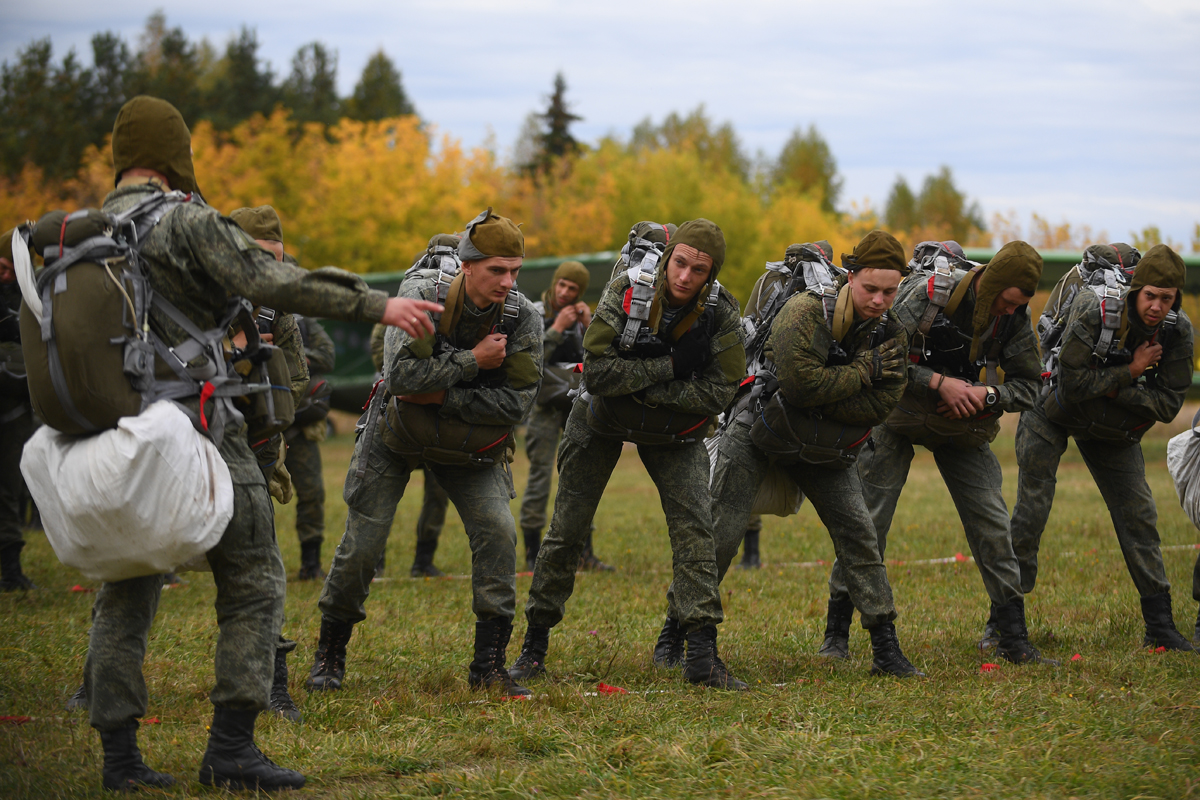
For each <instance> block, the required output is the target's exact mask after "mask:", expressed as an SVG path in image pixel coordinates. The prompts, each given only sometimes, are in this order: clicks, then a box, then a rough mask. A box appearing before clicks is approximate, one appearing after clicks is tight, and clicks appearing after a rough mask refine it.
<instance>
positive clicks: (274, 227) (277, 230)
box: [229, 206, 283, 244]
mask: <svg viewBox="0 0 1200 800" xmlns="http://www.w3.org/2000/svg"><path fill="white" fill-rule="evenodd" d="M229 218H230V219H232V220H233V221H234V222H236V223H237V224H238V225H239V226H240V227H241V229H242V230H244V231H245V232H246V233H248V234H250V238H252V239H263V240H265V241H268V242H279V243H280V244H283V224H282V223H281V222H280V221H279V215H278V214H276V213H275V209H273V208H271V207H270V206H258V207H256V208H239V209H238V210H237V211H234V212H233V213H232V214H230V215H229Z"/></svg>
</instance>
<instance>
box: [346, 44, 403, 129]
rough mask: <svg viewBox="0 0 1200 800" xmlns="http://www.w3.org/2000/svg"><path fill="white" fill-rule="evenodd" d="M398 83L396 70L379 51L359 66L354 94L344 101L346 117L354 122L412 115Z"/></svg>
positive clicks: (389, 60)
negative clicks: (363, 64) (359, 76)
mask: <svg viewBox="0 0 1200 800" xmlns="http://www.w3.org/2000/svg"><path fill="white" fill-rule="evenodd" d="M416 113H417V110H416V109H415V108H413V104H412V103H411V102H410V101H409V99H408V95H407V94H405V92H404V86H403V85H402V84H401V82H400V71H399V70H397V69H396V66H395V65H394V64H393V63H392V60H391V59H390V58H388V57H387V54H385V53H384V52H383V51H382V50H380V51H379V52H377V53H376V54H375V55H373V56H371V58H370V60H369V61H367V65H366V66H365V67H363V71H362V77H361V78H359V79H358V83H357V84H356V85H355V87H354V93H353V94H352V95H350V97H349V99H347V101H346V116H348V117H350V118H352V119H358V120H376V119H386V118H388V117H399V116H403V115H405V114H416Z"/></svg>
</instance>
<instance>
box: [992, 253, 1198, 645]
mask: <svg viewBox="0 0 1200 800" xmlns="http://www.w3.org/2000/svg"><path fill="white" fill-rule="evenodd" d="M1106 249H1107V248H1106ZM1108 258H1109V259H1110V263H1114V264H1115V263H1118V262H1117V254H1116V252H1112V253H1110V254H1108ZM1184 278H1185V267H1184V263H1183V259H1181V258H1180V257H1179V256H1178V255H1177V254H1176V253H1175V252H1174V251H1173V250H1171V248H1169V247H1167V246H1166V245H1163V244H1160V245H1155V246H1154V247H1152V248H1151V249H1150V250H1149V251H1148V252H1147V253H1146V255H1145V256H1144V257H1143V258H1142V259H1141V261H1140V262H1139V263H1138V265H1137V268H1136V270H1135V271H1134V273H1133V280H1132V282H1131V284H1130V286H1129V289H1128V290H1127V291H1126V293H1125V305H1124V309H1123V311H1122V319H1121V321H1120V328H1119V329H1117V331H1116V334H1115V335H1116V336H1119V337H1120V340H1119V341H1118V342H1116V344H1118V345H1119V348H1120V349H1119V350H1117V351H1116V352H1115V353H1114V354H1110V355H1108V356H1107V357H1103V358H1102V357H1099V356H1096V355H1095V351H1096V349H1097V342H1098V341H1099V340H1100V337H1101V332H1102V330H1103V327H1104V325H1103V317H1104V313H1103V311H1102V310H1101V305H1100V300H1099V298H1098V297H1097V296H1096V294H1095V292H1093V291H1090V290H1088V289H1087V288H1084V289H1083V290H1081V291H1080V292H1079V293H1078V294H1077V295H1076V297H1075V300H1074V302H1073V303H1072V304H1071V309H1070V312H1069V315H1068V317H1067V323H1066V328H1065V329H1064V332H1063V336H1062V343H1063V344H1062V349H1061V351H1060V352H1059V358H1058V369H1057V373H1058V374H1057V375H1056V376H1054V377H1055V378H1056V381H1055V383H1054V384H1053V385H1052V391H1051V392H1050V394H1049V396H1048V397H1046V398H1045V400H1044V401H1043V402H1039V403H1037V404H1035V405H1034V406H1033V408H1032V409H1030V410H1028V411H1026V412H1025V413H1024V414H1022V415H1021V422H1020V424H1019V425H1018V426H1017V465H1018V467H1019V468H1020V477H1019V480H1018V484H1017V503H1016V505H1015V506H1014V507H1013V515H1012V541H1013V549H1014V550H1015V551H1016V554H1017V558H1018V560H1019V562H1020V570H1021V572H1020V579H1021V589H1022V591H1024V592H1025V593H1026V594H1028V593H1029V592H1032V591H1033V588H1034V585H1035V583H1036V581H1037V568H1038V561H1037V557H1038V549H1039V547H1040V544H1041V538H1042V533H1043V531H1044V530H1045V528H1046V520H1047V519H1048V518H1049V516H1050V507H1051V504H1052V503H1053V502H1054V488H1055V473H1056V472H1057V470H1058V463H1059V459H1060V458H1061V457H1062V454H1063V453H1064V452H1066V449H1067V441H1068V438H1069V437H1071V436H1074V437H1075V444H1076V445H1077V446H1078V447H1079V453H1080V455H1082V456H1083V461H1084V463H1085V464H1087V467H1088V470H1089V471H1090V472H1091V473H1092V478H1093V479H1094V480H1095V481H1096V487H1097V488H1098V489H1099V490H1100V494H1101V496H1103V498H1104V502H1105V503H1106V504H1107V506H1108V511H1109V514H1110V515H1111V516H1112V522H1113V527H1114V529H1115V530H1116V534H1117V541H1118V542H1119V543H1120V545H1121V552H1122V553H1123V554H1124V556H1125V565H1126V566H1127V567H1128V568H1129V575H1130V577H1132V578H1133V583H1134V585H1135V586H1136V587H1137V590H1138V594H1139V595H1141V605H1142V616H1143V618H1144V619H1145V622H1146V635H1145V639H1144V643H1145V644H1146V646H1149V647H1166V648H1167V649H1169V650H1192V649H1193V648H1192V645H1191V644H1190V643H1188V641H1187V639H1185V638H1184V637H1183V636H1181V635H1180V634H1179V631H1178V630H1176V628H1175V621H1174V617H1173V615H1172V611H1171V584H1170V583H1169V582H1168V581H1167V575H1166V571H1165V569H1164V568H1163V560H1162V551H1161V548H1160V546H1159V537H1158V527H1157V524H1158V512H1157V510H1156V509H1155V506H1154V497H1153V496H1152V495H1151V494H1150V487H1149V485H1147V483H1146V464H1145V461H1144V460H1143V458H1142V446H1141V444H1140V439H1141V437H1142V436H1143V435H1144V434H1145V432H1146V431H1147V430H1149V429H1150V427H1151V426H1152V425H1154V423H1155V422H1170V421H1171V420H1173V419H1175V416H1176V415H1177V414H1178V413H1179V409H1180V408H1181V407H1182V406H1183V401H1184V397H1185V395H1186V393H1187V390H1188V388H1189V387H1190V386H1191V385H1192V355H1193V354H1192V324H1191V321H1190V320H1189V319H1188V316H1187V314H1185V313H1184V312H1183V310H1182V309H1181V308H1180V302H1181V299H1182V298H1181V295H1182V290H1183V285H1184ZM1170 312H1174V313H1173V314H1172V315H1171V316H1173V317H1174V319H1173V320H1171V321H1167V317H1168V314H1169V313H1170ZM1110 352H1111V351H1110ZM1194 586H1196V584H1195V583H1194ZM1197 588H1200V587H1197ZM1197 599H1198V600H1200V594H1198V595H1197Z"/></svg>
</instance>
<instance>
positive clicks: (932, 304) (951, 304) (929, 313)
mask: <svg viewBox="0 0 1200 800" xmlns="http://www.w3.org/2000/svg"><path fill="white" fill-rule="evenodd" d="M982 269H983V267H971V268H970V269H969V270H967V274H966V275H965V276H964V277H963V279H962V280H961V281H959V282H958V285H957V286H956V285H955V283H954V267H953V266H952V265H951V264H950V259H948V258H946V257H945V256H938V257H937V258H936V259H934V262H933V275H932V276H930V278H929V286H928V288H927V290H926V291H927V292H928V295H929V305H927V306H925V313H924V314H922V315H921V320H920V322H918V323H917V331H916V333H914V334H913V337H912V342H911V343H910V344H909V347H908V360H909V361H911V362H912V363H914V364H916V363H918V362H920V360H921V358H922V357H924V355H925V337H927V336H928V335H929V329H930V328H932V327H933V322H934V320H936V319H937V315H938V314H939V313H941V312H942V311H945V313H946V315H947V316H950V315H952V314H954V312H955V311H957V310H958V307H959V305H961V304H962V301H963V298H964V297H966V296H967V289H969V288H971V281H972V280H974V278H975V276H976V275H978V274H979V271H980V270H982Z"/></svg>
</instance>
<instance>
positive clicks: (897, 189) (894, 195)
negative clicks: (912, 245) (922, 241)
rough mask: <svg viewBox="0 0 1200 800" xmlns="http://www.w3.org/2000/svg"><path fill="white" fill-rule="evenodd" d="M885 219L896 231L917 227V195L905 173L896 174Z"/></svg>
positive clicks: (884, 214)
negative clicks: (910, 186)
mask: <svg viewBox="0 0 1200 800" xmlns="http://www.w3.org/2000/svg"><path fill="white" fill-rule="evenodd" d="M884 208H885V209H886V210H885V211H884V212H883V221H884V224H885V225H887V226H888V227H889V228H891V229H892V230H894V231H910V230H912V229H913V228H915V227H917V224H918V218H917V196H916V195H914V194H913V192H912V189H910V188H909V186H908V181H906V180H905V179H904V176H903V175H897V176H896V182H895V183H894V184H893V185H892V191H891V192H889V193H888V199H887V205H886V206H885V207H884Z"/></svg>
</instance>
